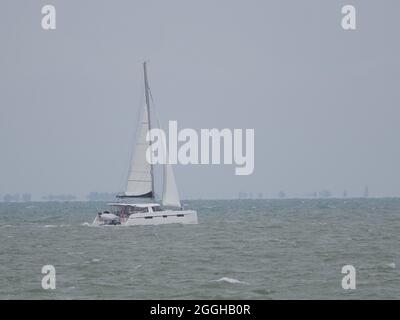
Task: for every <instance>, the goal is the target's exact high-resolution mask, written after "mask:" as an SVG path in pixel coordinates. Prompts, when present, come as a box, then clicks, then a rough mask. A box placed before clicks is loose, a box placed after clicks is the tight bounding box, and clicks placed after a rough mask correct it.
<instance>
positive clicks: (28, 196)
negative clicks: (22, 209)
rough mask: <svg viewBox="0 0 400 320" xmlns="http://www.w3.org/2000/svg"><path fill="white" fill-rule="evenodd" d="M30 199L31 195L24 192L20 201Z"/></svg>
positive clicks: (28, 200)
mask: <svg viewBox="0 0 400 320" xmlns="http://www.w3.org/2000/svg"><path fill="white" fill-rule="evenodd" d="M31 199H32V195H31V194H30V193H24V194H23V195H22V201H23V202H30V201H31Z"/></svg>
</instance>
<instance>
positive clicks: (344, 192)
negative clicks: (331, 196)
mask: <svg viewBox="0 0 400 320" xmlns="http://www.w3.org/2000/svg"><path fill="white" fill-rule="evenodd" d="M343 198H347V191H346V190H344V191H343Z"/></svg>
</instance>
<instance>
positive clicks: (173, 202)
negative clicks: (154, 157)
mask: <svg viewBox="0 0 400 320" xmlns="http://www.w3.org/2000/svg"><path fill="white" fill-rule="evenodd" d="M143 69H144V82H145V96H146V105H145V107H144V110H143V112H142V117H141V121H140V124H139V128H138V136H137V139H136V144H135V153H134V156H133V158H132V162H131V167H130V172H129V178H128V183H127V187H126V191H125V192H124V193H123V194H121V195H118V197H119V198H125V197H135V198H153V199H154V176H153V166H152V165H151V164H150V163H149V162H148V161H147V159H146V151H147V149H148V148H149V147H150V142H149V141H147V140H146V137H147V134H148V132H149V131H150V130H151V127H152V126H151V115H150V88H149V85H148V81H147V69H146V63H144V64H143ZM162 144H163V146H164V150H163V151H164V159H165V160H166V159H168V155H167V148H166V141H163V143H162ZM162 204H163V205H164V206H169V207H179V208H181V207H182V206H181V202H180V199H179V193H178V188H177V186H176V182H175V177H174V172H173V170H172V166H171V165H170V164H169V163H166V164H164V181H163V195H162Z"/></svg>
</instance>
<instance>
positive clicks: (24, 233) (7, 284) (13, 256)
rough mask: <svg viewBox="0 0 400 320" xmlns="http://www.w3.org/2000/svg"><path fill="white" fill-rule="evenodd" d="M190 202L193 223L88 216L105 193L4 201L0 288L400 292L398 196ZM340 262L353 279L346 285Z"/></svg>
mask: <svg viewBox="0 0 400 320" xmlns="http://www.w3.org/2000/svg"><path fill="white" fill-rule="evenodd" d="M187 206H189V207H191V208H194V209H196V210H197V211H198V215H199V222H200V224H199V225H163V226H143V227H89V226H87V224H85V222H91V221H92V219H93V217H94V215H95V214H96V212H97V210H98V209H102V208H104V204H102V203H87V202H82V203H79V202H71V203H18V204H6V203H1V204H0V298H1V299H17V298H20V299H231V298H232V299H319V298H322V299H358V298H370V299H382V298H389V299H396V298H400V272H399V268H400V261H399V254H400V243H399V240H400V239H399V230H400V199H348V200H342V199H332V200H253V201H251V200H234V201H192V202H188V203H187ZM47 264H51V265H54V267H55V268H56V289H55V290H43V289H42V287H41V280H42V277H43V275H42V274H41V268H42V266H43V265H47ZM347 264H351V265H354V267H355V268H356V271H357V273H356V284H357V288H356V290H352V291H349V290H343V289H342V287H341V280H342V277H343V276H344V275H343V274H341V268H342V266H343V265H347ZM224 278H227V279H225V280H224ZM221 279H222V280H221Z"/></svg>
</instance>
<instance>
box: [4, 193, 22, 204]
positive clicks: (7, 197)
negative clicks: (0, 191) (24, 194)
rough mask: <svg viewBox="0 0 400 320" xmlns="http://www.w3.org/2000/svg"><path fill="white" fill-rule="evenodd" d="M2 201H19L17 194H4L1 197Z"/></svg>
mask: <svg viewBox="0 0 400 320" xmlns="http://www.w3.org/2000/svg"><path fill="white" fill-rule="evenodd" d="M3 201H4V202H19V194H14V195H12V194H6V195H4V197H3Z"/></svg>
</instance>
